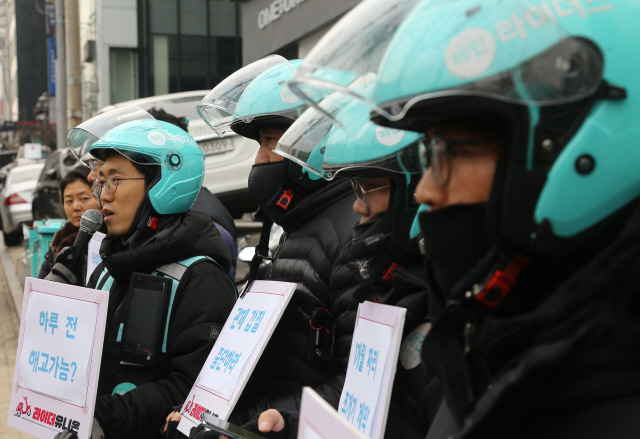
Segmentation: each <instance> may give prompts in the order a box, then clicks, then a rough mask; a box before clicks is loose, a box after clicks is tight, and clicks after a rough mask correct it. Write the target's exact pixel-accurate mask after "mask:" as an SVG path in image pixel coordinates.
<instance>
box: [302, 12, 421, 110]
mask: <svg viewBox="0 0 640 439" xmlns="http://www.w3.org/2000/svg"><path fill="white" fill-rule="evenodd" d="M417 3H418V0H365V1H363V2H362V3H360V4H359V5H357V6H356V7H355V8H353V10H351V11H350V12H349V13H348V14H347V15H345V16H344V17H343V18H342V19H341V20H340V21H338V23H336V25H335V26H333V28H332V29H331V30H330V31H329V32H328V33H327V34H326V35H325V36H324V37H323V38H322V39H321V40H320V41H319V42H318V43H317V44H316V45H315V46H314V48H313V49H312V50H311V52H310V53H309V55H308V56H307V57H306V58H305V59H304V61H303V62H302V64H301V65H300V67H299V68H298V72H297V74H296V76H295V78H294V79H293V81H292V82H291V83H290V87H291V89H292V90H293V91H294V92H295V93H296V94H298V95H299V96H301V97H302V98H303V99H305V101H307V102H308V103H310V104H311V105H313V102H314V101H317V99H314V97H313V96H314V95H322V94H323V93H324V95H326V94H327V93H328V92H330V91H340V92H342V93H346V94H349V95H351V96H354V97H356V98H359V99H363V100H367V99H368V97H367V95H366V94H363V93H359V92H358V91H357V90H353V89H347V86H348V85H350V84H351V83H352V82H353V81H354V80H356V79H357V78H359V77H361V76H365V75H368V74H371V73H376V72H377V70H378V66H379V64H380V61H381V59H382V56H383V55H384V53H385V50H386V48H387V45H388V44H389V41H390V40H391V38H392V36H393V34H394V32H395V31H396V29H397V28H398V26H399V25H400V23H401V22H402V20H403V19H404V18H405V16H406V15H407V13H408V12H410V11H411V10H412V9H413V7H414V6H415V5H416V4H417ZM361 92H362V91H361Z"/></svg>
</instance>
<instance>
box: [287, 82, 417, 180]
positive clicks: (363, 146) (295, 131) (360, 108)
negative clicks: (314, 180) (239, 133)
mask: <svg viewBox="0 0 640 439" xmlns="http://www.w3.org/2000/svg"><path fill="white" fill-rule="evenodd" d="M372 86H373V83H370V82H368V81H367V78H366V77H361V78H359V79H358V80H356V81H355V82H354V83H353V84H352V85H351V86H350V87H349V89H350V90H354V91H355V92H361V91H363V90H365V89H367V88H372ZM336 120H344V121H348V124H347V125H346V126H343V125H341V124H339V123H337V122H336ZM421 137H422V135H421V134H418V133H414V132H409V131H403V130H398V129H393V128H387V127H382V126H379V125H376V124H374V123H373V122H371V120H370V119H369V108H368V107H367V105H366V104H364V103H363V102H362V101H360V100H358V99H354V98H353V97H351V96H350V95H348V94H340V93H334V94H332V95H330V96H328V97H326V98H325V99H323V100H322V101H321V102H319V103H318V106H317V108H309V109H308V110H306V111H305V112H304V113H303V114H302V116H300V117H299V118H298V119H297V120H296V121H295V122H294V123H293V125H291V127H289V129H288V130H287V131H286V132H285V133H284V135H283V136H282V138H281V139H280V141H279V142H278V146H277V148H276V150H275V152H276V153H278V154H280V155H282V156H283V157H285V158H288V159H290V160H292V161H294V162H296V163H299V164H300V165H301V166H303V167H304V168H305V169H306V170H307V171H308V172H310V173H312V174H316V175H318V176H321V177H322V178H324V179H326V180H332V179H334V178H335V177H337V176H339V174H343V175H344V174H349V175H359V174H362V173H367V174H370V175H373V174H377V175H379V176H386V175H390V174H402V175H407V176H409V174H419V173H420V166H419V156H418V140H419V139H420V138H421ZM408 179H410V177H408Z"/></svg>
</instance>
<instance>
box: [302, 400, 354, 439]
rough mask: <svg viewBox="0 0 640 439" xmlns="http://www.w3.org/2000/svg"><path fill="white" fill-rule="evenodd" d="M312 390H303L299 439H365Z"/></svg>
mask: <svg viewBox="0 0 640 439" xmlns="http://www.w3.org/2000/svg"><path fill="white" fill-rule="evenodd" d="M365 437H366V436H364V435H363V434H362V433H360V432H358V430H356V429H355V428H354V427H353V426H352V425H351V424H350V423H349V422H347V421H346V420H345V419H344V418H342V417H340V416H339V415H338V412H336V411H335V409H334V408H333V407H331V405H329V403H328V402H327V401H325V400H324V399H322V397H321V396H320V395H318V394H317V393H316V392H315V391H314V390H313V389H312V388H310V387H305V388H304V389H302V402H301V404H300V421H299V423H298V439H333V438H340V439H365Z"/></svg>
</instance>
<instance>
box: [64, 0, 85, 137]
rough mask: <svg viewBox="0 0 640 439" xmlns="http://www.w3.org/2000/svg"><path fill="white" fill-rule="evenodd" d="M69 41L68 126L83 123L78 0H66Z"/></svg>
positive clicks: (66, 22) (67, 41)
mask: <svg viewBox="0 0 640 439" xmlns="http://www.w3.org/2000/svg"><path fill="white" fill-rule="evenodd" d="M64 4H65V8H64V9H65V25H66V26H65V28H66V29H65V30H66V32H65V35H66V43H67V54H66V55H67V128H68V129H71V128H73V127H76V126H78V125H80V124H81V123H82V66H81V64H80V7H79V4H78V0H65V2H64Z"/></svg>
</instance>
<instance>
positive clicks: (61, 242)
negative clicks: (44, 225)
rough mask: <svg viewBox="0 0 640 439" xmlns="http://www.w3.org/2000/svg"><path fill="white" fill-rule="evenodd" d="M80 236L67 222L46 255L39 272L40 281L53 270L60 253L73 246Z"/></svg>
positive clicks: (54, 235)
mask: <svg viewBox="0 0 640 439" xmlns="http://www.w3.org/2000/svg"><path fill="white" fill-rule="evenodd" d="M76 236H78V228H77V227H75V226H74V225H73V224H71V223H70V222H67V223H66V224H65V225H64V226H62V228H61V229H60V230H58V231H57V232H56V233H54V234H53V239H52V240H51V246H50V247H49V251H47V253H46V254H45V255H44V260H43V261H42V265H41V266H40V270H39V271H38V279H44V278H45V277H47V275H48V274H49V273H51V269H52V268H53V264H54V262H55V260H56V256H58V252H60V250H62V249H63V248H64V247H66V246H68V245H73V243H74V242H75V240H76Z"/></svg>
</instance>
